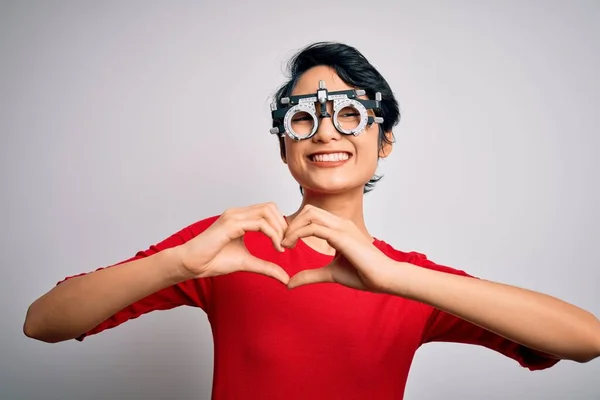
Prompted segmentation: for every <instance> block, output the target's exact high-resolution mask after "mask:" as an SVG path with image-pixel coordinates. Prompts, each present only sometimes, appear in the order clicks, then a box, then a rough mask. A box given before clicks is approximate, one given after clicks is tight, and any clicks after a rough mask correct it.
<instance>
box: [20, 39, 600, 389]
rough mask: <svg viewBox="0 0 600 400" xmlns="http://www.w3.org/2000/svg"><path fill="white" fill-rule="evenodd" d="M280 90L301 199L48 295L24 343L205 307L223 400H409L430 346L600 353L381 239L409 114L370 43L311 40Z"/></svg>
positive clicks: (561, 311) (583, 329) (564, 314)
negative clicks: (287, 210)
mask: <svg viewBox="0 0 600 400" xmlns="http://www.w3.org/2000/svg"><path fill="white" fill-rule="evenodd" d="M290 65H291V69H290V73H291V79H290V80H289V82H287V83H286V84H285V85H284V86H283V87H282V88H280V90H279V91H278V92H277V94H276V96H275V97H276V98H275V102H274V107H273V110H272V113H273V128H272V133H275V134H277V135H279V139H280V146H281V158H282V160H283V162H284V163H285V164H287V167H288V168H289V170H290V173H291V174H292V176H293V177H294V178H295V179H296V181H297V182H298V183H299V185H300V188H301V191H302V195H303V197H302V203H301V204H300V206H299V207H298V210H297V211H296V212H295V213H294V214H292V215H289V216H283V215H282V214H281V213H280V212H279V210H278V209H277V206H276V205H275V204H271V203H269V204H258V205H250V206H247V207H242V208H236V209H229V210H226V211H224V212H223V213H222V214H221V215H219V216H213V217H210V218H207V219H204V220H202V221H199V222H196V223H194V224H192V225H190V226H188V227H186V228H184V229H183V230H181V231H180V232H177V233H175V234H174V235H172V236H170V237H169V238H167V239H166V240H164V241H162V242H161V243H158V244H156V245H153V246H151V247H149V248H148V249H147V250H146V251H142V252H139V253H138V254H137V255H136V256H135V257H133V258H131V259H129V260H125V261H123V262H121V263H119V264H117V265H116V266H112V267H108V268H102V269H99V270H97V271H94V272H91V273H87V274H81V275H77V276H73V277H69V278H67V279H65V280H64V281H62V282H60V284H59V285H57V286H56V287H55V288H53V289H52V290H51V291H49V292H48V293H47V294H45V295H43V296H42V297H40V298H39V299H38V300H36V301H35V302H34V303H33V304H32V305H31V306H30V308H29V310H28V312H27V317H26V321H25V324H24V331H25V334H26V335H27V336H29V337H32V338H36V339H39V340H42V341H45V342H59V341H64V340H68V339H72V338H77V339H78V340H83V338H84V337H85V336H89V335H92V334H96V333H99V332H101V331H103V330H106V329H109V328H113V327H115V326H117V325H119V324H121V323H123V322H125V321H127V320H130V319H132V318H136V317H138V316H140V315H142V314H145V313H148V312H150V311H153V310H165V309H171V308H174V307H177V306H181V305H190V306H196V307H200V308H202V309H203V310H204V311H205V312H206V313H207V315H208V318H209V320H210V323H211V326H212V330H213V335H214V346H215V351H214V357H215V362H214V368H215V370H214V382H213V398H215V399H225V398H227V399H229V398H235V399H253V398H260V399H284V398H285V399H333V398H340V399H365V398H373V399H392V398H393V399H400V398H402V396H403V393H404V388H405V384H406V379H407V376H408V372H409V368H410V365H411V361H412V359H413V356H414V354H415V352H416V350H417V349H418V348H419V346H421V345H422V344H424V343H427V342H432V341H452V342H460V343H471V344H476V345H481V346H486V347H488V348H490V349H493V350H495V351H497V352H499V353H501V354H503V355H505V356H507V357H511V358H513V359H515V360H516V361H517V362H519V363H520V364H521V365H522V366H524V367H527V368H529V369H531V370H536V369H543V368H548V367H550V366H552V365H554V364H556V363H557V362H558V361H559V360H560V359H569V360H574V361H577V362H587V361H590V360H592V359H594V358H596V357H597V356H598V355H599V354H600V322H599V321H598V320H597V319H596V318H595V317H594V316H593V315H591V314H590V313H588V312H586V311H584V310H581V309H579V308H577V307H575V306H573V305H570V304H567V303H565V302H563V301H561V300H558V299H555V298H553V297H550V296H547V295H543V294H540V293H536V292H532V291H528V290H524V289H520V288H516V287H513V286H508V285H504V284H499V283H494V282H490V281H486V280H483V279H478V278H475V277H472V276H470V275H468V274H467V273H465V272H463V271H459V270H455V269H452V268H450V267H446V266H442V265H438V264H435V263H434V262H432V261H430V260H428V259H427V258H426V257H425V256H424V255H422V254H419V253H416V252H403V251H400V250H396V249H394V248H393V247H392V246H391V245H389V244H388V243H386V242H384V241H383V240H380V239H377V238H374V237H372V236H371V235H370V234H369V231H368V229H367V227H366V225H365V221H364V217H363V196H364V193H365V192H366V191H368V190H371V189H372V188H373V186H374V185H375V183H376V181H377V177H375V176H374V174H375V171H376V167H377V162H378V159H379V158H383V157H387V156H388V155H389V154H390V152H391V150H392V148H393V134H392V128H393V126H394V125H396V124H397V122H398V120H399V110H398V104H397V102H396V100H395V99H394V96H393V93H392V91H391V89H390V87H389V86H388V84H387V82H386V81H385V79H384V78H383V77H382V76H381V75H380V74H379V72H378V71H377V70H376V69H375V68H374V67H373V66H372V65H371V64H370V63H369V62H368V61H367V59H366V58H365V57H364V56H363V55H362V54H361V53H359V52H358V51H357V50H356V49H354V48H353V47H350V46H346V45H343V44H338V43H317V44H314V45H311V46H309V47H307V48H305V49H304V50H302V51H301V52H300V53H299V54H297V55H296V56H295V57H294V58H293V60H292V61H291V64H290Z"/></svg>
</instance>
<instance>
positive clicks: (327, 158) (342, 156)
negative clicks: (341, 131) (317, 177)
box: [311, 153, 350, 162]
mask: <svg viewBox="0 0 600 400" xmlns="http://www.w3.org/2000/svg"><path fill="white" fill-rule="evenodd" d="M349 157H350V155H349V154H348V153H329V154H315V155H313V156H312V157H311V158H312V160H313V161H317V162H333V161H344V160H347V159H348V158H349Z"/></svg>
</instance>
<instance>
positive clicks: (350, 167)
mask: <svg viewBox="0 0 600 400" xmlns="http://www.w3.org/2000/svg"><path fill="white" fill-rule="evenodd" d="M319 81H324V82H325V85H326V87H327V90H328V91H330V92H334V91H340V90H349V89H362V88H353V87H351V86H349V85H347V84H346V83H345V82H344V81H343V80H342V79H341V78H340V77H339V76H338V75H337V74H336V72H335V70H334V69H332V68H330V67H327V66H317V67H313V68H311V69H309V70H308V71H306V72H305V73H304V74H302V76H301V77H300V79H299V80H298V82H297V84H296V87H295V88H294V90H293V92H292V93H291V95H292V96H297V95H303V94H312V93H316V92H317V89H318V88H319ZM363 98H364V99H365V100H366V99H367V97H363ZM318 107H319V105H318V104H317V112H318V111H319V108H318ZM327 107H328V110H327V111H328V112H329V114H331V115H333V110H332V109H331V107H332V105H331V102H329V103H328V104H327ZM369 114H370V115H373V113H372V111H369ZM378 138H379V126H378V125H377V124H371V125H370V126H367V127H366V128H365V130H364V131H363V132H362V133H361V134H360V135H358V136H353V135H344V134H342V133H340V132H338V131H337V129H336V128H335V126H334V125H333V122H332V120H331V118H322V119H320V120H319V127H318V129H317V131H316V133H315V134H314V136H312V137H311V138H310V139H305V140H300V141H294V140H292V139H290V138H289V137H287V136H286V137H285V158H284V162H285V163H286V164H287V165H288V168H289V170H290V172H291V174H292V176H293V177H294V179H295V180H296V181H297V182H298V183H299V184H300V185H301V186H302V187H303V188H304V190H305V191H306V192H315V193H341V192H345V191H350V190H356V189H359V188H360V190H361V192H362V189H363V187H364V185H365V184H366V183H367V182H368V181H369V179H371V177H372V176H373V175H374V174H375V172H376V170H377V161H378V157H386V156H387V155H388V154H389V152H390V151H391V145H386V146H384V148H383V150H381V151H380V149H379V143H378Z"/></svg>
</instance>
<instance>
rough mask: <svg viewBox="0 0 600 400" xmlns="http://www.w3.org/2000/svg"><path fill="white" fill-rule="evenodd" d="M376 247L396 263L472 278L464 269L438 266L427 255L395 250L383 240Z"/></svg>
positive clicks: (378, 240) (376, 240)
mask: <svg viewBox="0 0 600 400" xmlns="http://www.w3.org/2000/svg"><path fill="white" fill-rule="evenodd" d="M375 246H377V248H379V250H381V251H382V252H383V253H384V254H385V255H386V256H388V257H389V258H391V259H392V260H394V261H398V262H405V263H409V264H413V265H416V266H418V267H422V268H427V269H432V270H436V271H440V272H446V273H450V274H455V275H463V276H471V275H469V274H468V273H467V272H465V271H463V270H462V269H457V268H453V267H450V266H447V265H443V264H438V263H436V262H434V261H432V260H430V259H429V258H428V257H427V255H425V254H424V253H420V252H417V251H402V250H398V249H396V248H394V247H393V246H392V245H390V244H389V243H386V242H385V241H383V240H380V239H375Z"/></svg>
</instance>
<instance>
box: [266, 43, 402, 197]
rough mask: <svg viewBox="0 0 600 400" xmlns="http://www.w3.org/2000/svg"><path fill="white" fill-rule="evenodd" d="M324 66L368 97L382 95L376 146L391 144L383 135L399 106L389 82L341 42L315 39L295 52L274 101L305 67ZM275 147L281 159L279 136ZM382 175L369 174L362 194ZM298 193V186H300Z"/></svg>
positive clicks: (287, 92)
mask: <svg viewBox="0 0 600 400" xmlns="http://www.w3.org/2000/svg"><path fill="white" fill-rule="evenodd" d="M319 65H324V66H328V67H330V68H332V69H334V70H335V72H336V73H337V75H338V76H339V77H340V78H341V79H342V80H343V81H344V82H345V83H346V84H348V85H350V86H352V87H355V88H358V89H363V90H365V92H366V95H367V97H368V98H369V99H374V98H375V93H376V92H380V93H381V96H382V101H381V108H380V109H379V110H378V111H376V116H378V117H383V123H382V124H380V125H379V148H382V147H383V145H384V143H392V142H393V141H394V139H393V133H392V136H391V138H389V137H388V136H386V135H385V133H386V132H392V128H393V127H394V126H396V125H397V124H398V123H399V122H400V108H399V106H398V101H397V100H396V98H395V96H394V93H393V92H392V89H391V88H390V85H389V84H388V83H387V81H386V80H385V79H384V78H383V76H382V75H381V74H380V73H379V71H377V69H375V67H374V66H373V65H372V64H371V63H370V62H369V61H368V60H367V58H366V57H365V56H364V55H363V54H362V53H361V52H360V51H358V50H357V49H356V48H354V47H352V46H349V45H347V44H344V43H336V42H316V43H313V44H310V45H308V46H306V47H305V48H303V49H302V50H300V51H299V52H298V53H296V55H295V56H293V57H292V58H291V59H290V61H289V62H288V65H287V73H288V81H287V82H286V83H284V84H283V85H282V86H281V87H280V88H279V89H278V90H277V92H276V93H275V96H274V97H275V101H276V102H277V104H279V102H280V100H281V99H282V98H283V97H287V96H290V95H291V93H292V91H293V90H294V87H295V86H296V83H297V82H298V79H300V77H301V76H302V74H303V73H304V72H306V71H308V70H309V69H311V68H313V67H316V66H319ZM280 123H281V121H273V127H276V126H278V125H279V124H280ZM279 149H280V151H281V156H282V157H284V158H285V141H284V138H283V137H279ZM381 178H382V176H380V175H375V176H373V177H372V178H371V179H370V180H369V182H367V183H366V184H365V188H364V190H363V193H367V192H370V191H371V190H373V188H374V187H375V184H376V183H377V182H378V181H379V180H380V179H381ZM300 191H301V192H302V187H300Z"/></svg>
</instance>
